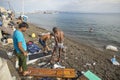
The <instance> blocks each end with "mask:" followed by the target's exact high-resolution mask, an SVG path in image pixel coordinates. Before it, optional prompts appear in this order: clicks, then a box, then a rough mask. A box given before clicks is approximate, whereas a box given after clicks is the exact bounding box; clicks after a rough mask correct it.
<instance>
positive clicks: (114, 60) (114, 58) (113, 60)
mask: <svg viewBox="0 0 120 80" xmlns="http://www.w3.org/2000/svg"><path fill="white" fill-rule="evenodd" d="M111 62H112V64H113V65H118V66H119V65H120V63H119V62H118V61H117V60H116V57H115V56H114V57H113V58H112V59H111Z"/></svg>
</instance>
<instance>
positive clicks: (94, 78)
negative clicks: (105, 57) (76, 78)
mask: <svg viewBox="0 0 120 80" xmlns="http://www.w3.org/2000/svg"><path fill="white" fill-rule="evenodd" d="M84 76H85V77H87V78H88V80H101V79H100V78H99V77H98V76H97V75H95V74H94V73H92V72H91V71H89V70H88V71H87V72H85V73H84Z"/></svg>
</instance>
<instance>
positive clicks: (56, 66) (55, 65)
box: [53, 63, 65, 69]
mask: <svg viewBox="0 0 120 80" xmlns="http://www.w3.org/2000/svg"><path fill="white" fill-rule="evenodd" d="M53 68H54V69H58V68H65V66H61V65H60V64H59V63H57V64H54V66H53Z"/></svg>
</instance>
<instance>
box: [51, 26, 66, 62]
mask: <svg viewBox="0 0 120 80" xmlns="http://www.w3.org/2000/svg"><path fill="white" fill-rule="evenodd" d="M53 32H54V38H55V47H54V49H53V55H54V54H55V52H56V50H57V49H58V50H59V51H58V52H59V56H58V62H59V61H60V58H61V52H62V51H63V49H64V45H63V41H64V33H63V31H61V30H60V29H58V28H57V27H54V28H53ZM53 55H52V56H53Z"/></svg>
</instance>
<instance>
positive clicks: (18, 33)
mask: <svg viewBox="0 0 120 80" xmlns="http://www.w3.org/2000/svg"><path fill="white" fill-rule="evenodd" d="M28 27H29V26H28V24H27V23H25V22H22V23H20V24H19V26H18V29H17V30H15V31H14V33H13V42H14V49H15V53H16V55H17V57H18V60H19V72H21V73H22V74H23V75H24V76H25V75H28V74H30V71H27V64H26V58H27V46H26V41H25V38H24V35H23V32H25V31H26V30H27V28H28Z"/></svg>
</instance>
